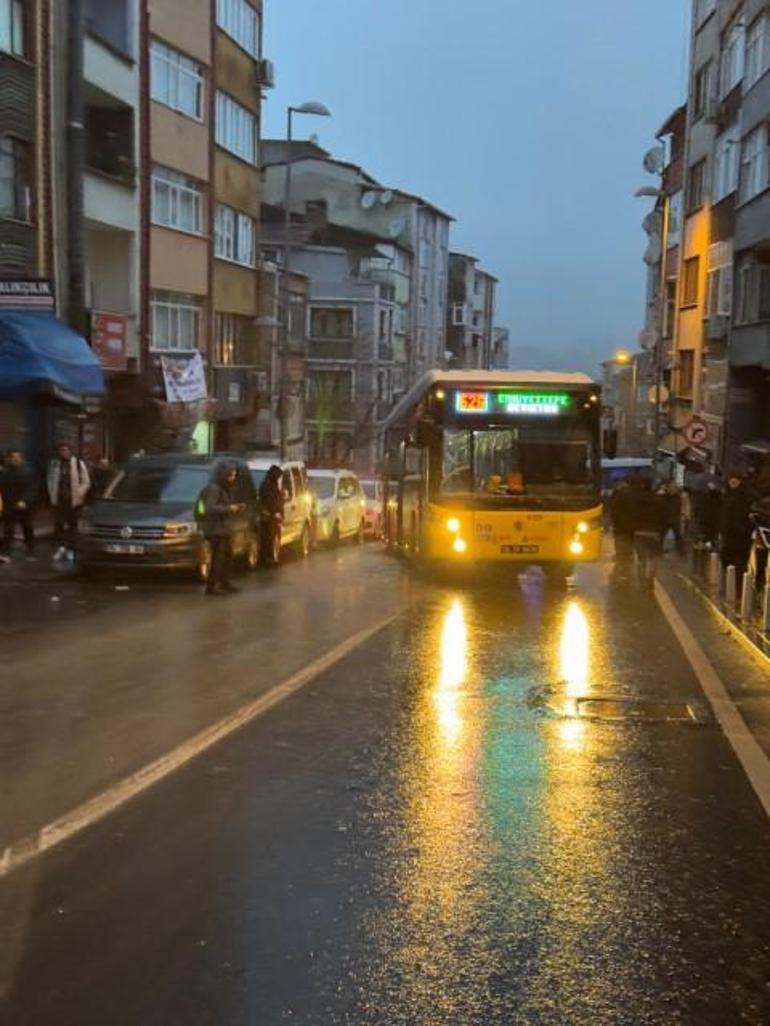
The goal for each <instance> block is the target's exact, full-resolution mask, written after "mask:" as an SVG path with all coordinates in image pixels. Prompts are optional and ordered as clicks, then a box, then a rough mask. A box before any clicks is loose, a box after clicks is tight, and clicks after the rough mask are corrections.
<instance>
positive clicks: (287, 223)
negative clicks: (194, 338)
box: [278, 100, 331, 461]
mask: <svg viewBox="0 0 770 1026" xmlns="http://www.w3.org/2000/svg"><path fill="white" fill-rule="evenodd" d="M294 114H312V115H315V116H316V117H322V118H328V117H331V111H330V110H329V108H328V107H326V106H324V104H323V103H318V102H317V101H316V100H310V101H308V102H307V103H302V104H300V106H299V107H287V108H286V143H287V147H286V177H285V180H284V195H283V275H282V278H283V290H282V291H283V304H282V305H283V331H281V333H280V340H281V343H280V350H279V378H280V380H279V393H278V410H279V426H280V453H281V461H283V460H285V459H286V449H287V441H288V439H287V435H288V421H287V409H286V406H287V396H288V381H287V377H288V354H289V332H290V331H291V324H290V313H291V289H290V286H289V271H290V268H291V171H292V152H291V144H292V141H293V136H292V127H293V126H292V118H293V115H294Z"/></svg>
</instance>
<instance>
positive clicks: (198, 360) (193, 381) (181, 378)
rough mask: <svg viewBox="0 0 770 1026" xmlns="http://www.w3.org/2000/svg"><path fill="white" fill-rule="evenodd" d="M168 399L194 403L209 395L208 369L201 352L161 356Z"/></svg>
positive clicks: (174, 401) (171, 401)
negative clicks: (189, 354)
mask: <svg viewBox="0 0 770 1026" xmlns="http://www.w3.org/2000/svg"><path fill="white" fill-rule="evenodd" d="M160 359H161V364H162V367H163V381H164V382H165V385H166V399H168V401H169V402H170V403H194V402H198V401H199V400H200V399H206V398H207V397H208V390H207V388H206V370H205V368H204V366H203V357H202V356H201V354H200V353H196V354H195V356H161V358H160Z"/></svg>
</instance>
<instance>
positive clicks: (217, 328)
mask: <svg viewBox="0 0 770 1026" xmlns="http://www.w3.org/2000/svg"><path fill="white" fill-rule="evenodd" d="M214 336H215V346H214V362H215V363H216V364H217V366H219V367H253V366H255V364H256V363H257V328H256V325H255V323H254V318H253V317H241V316H239V315H238V314H231V313H217V314H216V315H215V317H214Z"/></svg>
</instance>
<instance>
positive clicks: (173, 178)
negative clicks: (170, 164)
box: [152, 167, 203, 235]
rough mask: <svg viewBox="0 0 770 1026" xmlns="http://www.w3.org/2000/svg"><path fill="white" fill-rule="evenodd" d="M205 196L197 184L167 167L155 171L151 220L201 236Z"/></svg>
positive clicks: (153, 171)
mask: <svg viewBox="0 0 770 1026" xmlns="http://www.w3.org/2000/svg"><path fill="white" fill-rule="evenodd" d="M202 207H203V197H202V194H201V191H200V189H199V188H198V185H197V183H196V182H195V181H194V180H193V179H192V178H186V177H185V176H184V175H180V174H178V173H177V172H176V171H170V170H169V169H168V168H165V167H154V168H153V170H152V221H153V224H159V225H162V226H163V227H164V228H177V229H178V230H179V231H183V232H192V233H193V234H195V235H200V233H201V227H202V213H201V211H202Z"/></svg>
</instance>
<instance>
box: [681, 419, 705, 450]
mask: <svg viewBox="0 0 770 1026" xmlns="http://www.w3.org/2000/svg"><path fill="white" fill-rule="evenodd" d="M684 437H685V438H686V439H687V441H688V442H689V443H690V445H704V444H705V443H706V442H707V441H708V440H709V426H708V424H705V423H704V422H703V421H702V420H691V421H690V423H689V424H688V425H687V426H686V427H685V429H684Z"/></svg>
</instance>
